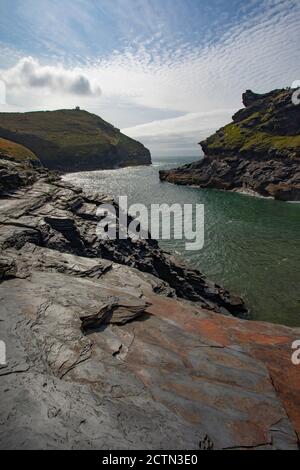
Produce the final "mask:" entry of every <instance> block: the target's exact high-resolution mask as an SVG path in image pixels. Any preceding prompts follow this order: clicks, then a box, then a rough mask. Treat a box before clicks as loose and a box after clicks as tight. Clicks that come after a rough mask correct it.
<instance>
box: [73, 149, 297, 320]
mask: <svg viewBox="0 0 300 470" xmlns="http://www.w3.org/2000/svg"><path fill="white" fill-rule="evenodd" d="M193 160H195V158H193V159H191V158H190V159H187V158H185V159H182V158H181V159H180V158H172V159H168V160H166V159H165V160H163V159H160V160H156V161H154V163H153V165H152V166H151V167H135V168H124V169H121V170H105V171H95V172H83V173H75V174H69V175H66V177H65V178H66V179H67V180H69V181H72V182H74V183H76V184H79V185H80V186H82V187H84V188H85V189H88V190H95V191H101V192H105V193H109V194H112V195H114V196H118V195H127V196H128V201H129V203H130V204H132V203H134V202H138V203H143V204H145V205H147V206H149V205H150V204H151V203H160V204H161V203H164V202H165V203H168V204H173V203H181V204H184V203H199V204H204V207H205V243H204V247H203V249H202V250H200V251H186V250H185V241H184V240H170V241H161V242H160V244H161V246H162V247H163V248H164V249H166V250H168V251H170V252H172V253H174V254H176V255H177V256H178V257H181V258H183V259H184V260H185V261H187V262H188V263H189V264H190V265H192V266H195V267H197V268H199V269H200V270H201V271H202V272H203V273H205V274H206V275H207V276H208V277H209V278H210V279H212V280H213V281H215V282H217V283H219V284H221V285H223V286H224V287H226V288H227V289H229V290H230V291H231V292H232V293H235V294H237V295H240V296H242V297H243V299H244V300H245V302H246V304H247V306H248V308H249V311H250V317H251V318H252V319H256V320H264V321H271V322H275V323H282V324H286V325H291V326H300V204H291V203H286V202H278V201H273V200H270V199H263V198H256V197H252V196H247V195H242V194H237V193H231V192H223V191H217V190H203V189H198V188H192V187H187V186H176V185H172V184H169V183H161V182H160V181H159V178H158V171H159V170H160V169H165V168H172V167H176V166H178V165H179V164H184V163H187V162H188V161H193Z"/></svg>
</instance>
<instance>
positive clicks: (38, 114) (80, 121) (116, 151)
mask: <svg viewBox="0 0 300 470" xmlns="http://www.w3.org/2000/svg"><path fill="white" fill-rule="evenodd" d="M0 137H2V138H5V139H9V140H12V141H14V142H16V143H19V144H22V145H24V146H25V147H27V148H29V149H30V150H32V152H34V153H35V155H37V156H38V158H39V159H40V160H41V162H42V164H43V165H44V166H46V167H48V168H51V169H58V170H62V171H73V169H74V170H76V171H80V170H85V169H88V170H90V169H101V168H116V167H118V166H126V165H130V164H148V163H150V162H151V156H150V152H149V151H148V150H147V149H146V148H145V147H144V146H143V145H142V144H141V143H140V142H137V141H136V140H134V139H131V138H130V137H127V136H126V135H124V134H122V133H121V132H120V130H119V129H117V128H115V127H114V126H113V125H111V124H109V123H108V122H106V121H104V120H103V119H101V118H100V117H99V116H97V115H95V114H91V113H89V112H87V111H84V110H77V109H69V110H68V109H62V110H57V111H35V112H30V113H0Z"/></svg>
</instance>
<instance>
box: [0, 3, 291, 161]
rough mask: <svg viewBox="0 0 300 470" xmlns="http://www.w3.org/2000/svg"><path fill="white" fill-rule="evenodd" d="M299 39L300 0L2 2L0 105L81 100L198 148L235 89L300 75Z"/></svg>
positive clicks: (159, 149)
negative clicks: (3, 93)
mask: <svg viewBox="0 0 300 470" xmlns="http://www.w3.org/2000/svg"><path fill="white" fill-rule="evenodd" d="M299 44H300V0H247V1H245V0H163V1H162V0H113V1H112V0H0V79H1V80H2V82H4V83H5V86H6V104H5V105H4V104H2V105H1V104H0V109H1V110H2V111H11V110H16V111H28V110H38V109H59V108H70V107H75V106H77V105H79V106H81V107H82V108H85V109H87V110H88V111H91V112H94V113H96V114H99V115H100V116H101V117H103V118H104V119H106V120H108V121H110V122H111V123H112V124H114V125H115V126H116V127H119V128H121V129H122V130H124V132H125V133H127V134H128V135H131V136H132V137H134V138H137V139H139V140H141V141H142V142H143V143H144V144H145V145H147V146H148V147H149V148H150V150H151V151H152V153H153V155H156V156H159V155H170V156H171V155H185V156H189V155H197V154H199V152H200V148H199V146H198V145H197V142H199V140H201V139H202V138H204V137H206V136H208V135H209V134H210V133H212V131H213V130H215V129H216V128H218V127H220V126H222V125H224V124H225V123H226V122H228V120H230V117H231V115H232V114H233V112H234V111H235V110H236V109H238V108H240V107H241V94H242V92H243V91H244V90H246V89H249V88H250V89H253V90H254V91H257V92H265V91H269V90H270V89H272V88H275V87H285V86H290V85H291V84H292V83H293V82H294V81H295V80H298V79H300V61H299ZM0 91H1V88H0ZM0 101H1V100H0ZM2 102H3V97H2Z"/></svg>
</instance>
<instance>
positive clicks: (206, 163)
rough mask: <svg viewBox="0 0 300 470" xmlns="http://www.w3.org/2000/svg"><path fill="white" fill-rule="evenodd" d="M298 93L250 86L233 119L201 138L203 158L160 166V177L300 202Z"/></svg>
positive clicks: (177, 181) (205, 186)
mask: <svg viewBox="0 0 300 470" xmlns="http://www.w3.org/2000/svg"><path fill="white" fill-rule="evenodd" d="M293 92H294V90H274V91H272V92H270V93H266V94H264V95H259V94H255V93H253V92H251V91H249V90H248V91H247V92H246V93H244V94H243V103H244V105H245V108H244V109H241V110H240V111H238V112H237V113H236V114H235V115H234V116H233V118H232V119H233V121H232V123H230V124H228V125H227V126H225V127H223V128H221V129H219V130H218V131H217V132H216V133H215V134H214V135H212V136H211V137H209V138H208V139H206V140H205V141H203V142H201V146H202V149H203V152H204V155H205V156H204V158H203V159H202V160H201V161H198V162H195V163H192V164H190V165H185V166H183V167H181V168H178V169H173V170H169V171H161V172H160V178H161V180H163V181H169V182H170V183H177V184H188V185H190V184H192V185H197V186H200V187H203V188H217V189H224V190H242V191H246V192H247V191H248V192H255V193H258V194H260V195H263V196H267V197H274V198H275V199H280V200H290V201H299V200H300V106H299V105H298V106H297V105H295V104H293V101H292V94H293Z"/></svg>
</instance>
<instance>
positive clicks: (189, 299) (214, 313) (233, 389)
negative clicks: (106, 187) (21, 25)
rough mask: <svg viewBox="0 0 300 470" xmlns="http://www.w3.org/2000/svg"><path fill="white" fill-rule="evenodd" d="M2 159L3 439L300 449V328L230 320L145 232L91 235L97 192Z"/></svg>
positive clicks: (89, 445) (9, 444) (85, 445)
mask: <svg viewBox="0 0 300 470" xmlns="http://www.w3.org/2000/svg"><path fill="white" fill-rule="evenodd" d="M1 165H2V168H5V167H6V175H9V174H10V173H13V179H15V185H14V187H13V189H12V186H11V185H7V186H6V188H5V185H6V183H5V180H3V183H2V194H1V198H0V207H1V220H0V246H1V252H0V328H1V329H0V332H1V334H0V339H1V340H4V341H5V342H6V344H7V363H6V365H2V366H0V398H1V399H0V416H1V420H0V423H1V427H0V448H2V449H4V448H5V449H7V448H22V449H31V448H33V449H45V448H48V449H170V448H172V449H236V448H238V449H244V448H253V449H256V448H260V449H297V448H298V444H299V442H298V437H297V435H299V432H300V413H299V410H300V398H299V397H300V393H299V392H300V368H299V367H298V368H297V367H295V366H293V365H292V363H291V344H292V342H293V341H294V340H295V339H297V337H299V335H300V332H299V331H297V330H296V329H290V328H287V327H283V326H278V325H271V324H265V323H264V324H260V323H255V322H249V321H246V320H242V319H238V318H235V317H234V316H232V314H235V315H236V314H241V313H243V312H244V310H245V309H244V306H243V304H242V302H241V301H240V299H237V298H233V297H231V296H230V294H229V293H228V292H227V291H225V290H224V289H222V288H221V287H219V286H217V285H215V284H213V283H211V282H208V281H207V279H205V278H204V276H202V275H201V273H199V272H198V271H194V270H190V269H188V268H187V267H186V266H181V265H179V264H178V263H177V262H176V261H175V260H173V259H172V258H171V257H170V256H169V255H168V254H166V253H164V252H162V251H161V250H160V248H159V247H158V245H157V243H156V242H155V241H154V240H149V241H142V240H141V241H136V240H130V239H129V240H123V241H111V242H108V241H101V240H99V239H98V238H97V236H96V224H97V220H98V219H97V216H96V210H97V206H98V205H100V204H101V203H103V202H108V201H110V199H109V198H107V197H106V196H105V195H101V194H88V193H85V192H83V191H82V190H81V189H80V188H77V187H73V186H71V185H68V184H66V183H64V182H62V181H61V180H60V179H59V177H58V176H57V175H56V174H54V173H51V172H49V171H46V170H44V169H42V168H37V169H33V170H32V173H31V175H30V177H29V178H28V179H27V180H26V175H27V173H24V167H22V166H21V165H20V163H17V162H11V161H8V160H6V159H4V160H2V161H1ZM16 174H18V175H19V181H21V185H19V186H18V185H17V180H16V176H15V175H16ZM6 180H7V179H6ZM110 202H113V201H110ZM253 410H255V413H254V412H253ZM297 433H298V434H297Z"/></svg>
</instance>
